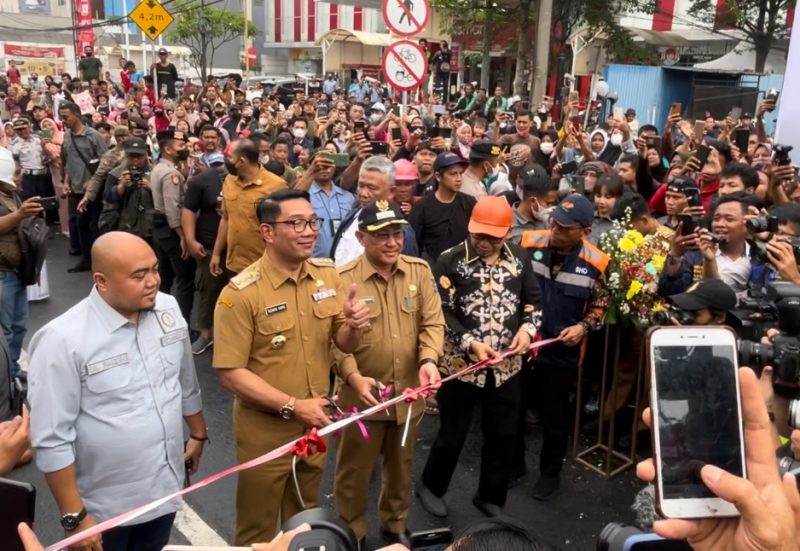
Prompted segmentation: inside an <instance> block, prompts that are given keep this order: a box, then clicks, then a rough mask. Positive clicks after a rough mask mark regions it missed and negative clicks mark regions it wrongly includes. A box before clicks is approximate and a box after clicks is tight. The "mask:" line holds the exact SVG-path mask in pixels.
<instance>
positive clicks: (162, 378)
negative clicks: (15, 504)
mask: <svg viewBox="0 0 800 551" xmlns="http://www.w3.org/2000/svg"><path fill="white" fill-rule="evenodd" d="M91 253H92V271H93V277H94V287H93V288H92V291H91V293H90V294H89V296H88V297H87V298H85V299H83V300H82V301H81V302H79V303H78V304H76V305H75V306H73V307H72V308H71V309H70V310H68V311H67V312H66V313H64V314H62V315H61V316H59V317H58V318H56V319H54V320H53V321H51V322H50V323H48V324H47V325H46V326H45V327H44V328H43V329H41V330H40V331H39V332H37V333H36V335H34V337H33V339H32V340H31V344H30V350H31V357H30V369H29V371H28V381H29V385H30V386H29V394H28V396H29V399H30V402H31V440H32V442H33V446H34V447H35V448H36V464H37V466H38V467H39V470H41V471H42V472H43V473H45V477H46V478H47V483H48V485H49V487H50V490H51V492H52V493H53V497H54V498H55V501H56V504H57V506H58V508H59V510H60V512H61V514H62V517H61V525H62V527H63V528H64V531H65V532H66V535H67V536H71V535H73V534H75V533H77V532H83V531H85V530H88V529H89V528H91V527H92V526H94V525H95V524H97V522H101V521H104V520H107V519H109V518H112V517H114V516H116V515H119V514H121V513H124V512H126V511H129V510H131V509H133V508H135V507H138V506H140V505H141V504H142V503H147V502H149V501H151V500H155V499H158V498H161V497H163V496H165V495H169V494H171V493H173V492H176V491H178V490H180V489H181V487H182V486H183V481H184V478H185V470H186V467H185V463H186V461H188V460H191V461H192V467H191V469H190V472H194V471H195V470H196V469H197V467H199V461H200V455H201V453H202V450H203V444H204V442H205V441H206V440H208V435H207V431H206V424H205V421H204V418H203V412H202V404H201V399H200V386H199V385H198V382H197V376H196V374H195V370H194V363H193V361H192V354H191V351H190V350H189V332H188V330H187V325H186V322H185V321H184V320H183V319H182V318H181V316H180V313H179V311H178V304H177V303H176V302H175V299H174V298H172V297H171V296H169V295H165V294H163V293H159V292H158V285H159V276H158V267H157V264H158V262H157V260H156V256H155V254H154V253H153V250H152V249H151V248H150V246H149V245H148V244H147V243H146V242H145V241H144V240H142V239H141V238H139V237H136V236H133V235H131V234H128V233H124V232H110V233H107V234H105V235H103V236H101V237H99V238H98V239H97V240H96V241H95V244H94V246H93V247H92V251H91ZM184 422H185V423H186V425H188V427H189V437H188V441H187V443H186V448H185V450H184V436H183V423H184ZM179 507H180V504H179V502H176V501H171V502H168V503H165V504H164V505H162V506H160V507H158V508H157V509H155V510H153V511H150V512H148V513H146V514H144V515H142V516H141V517H138V518H137V519H136V520H135V521H133V524H129V525H126V526H121V527H117V528H112V529H111V530H109V531H107V532H105V533H104V534H103V538H102V540H103V541H102V545H101V544H100V541H99V540H100V536H94V537H92V538H90V539H89V540H87V542H85V543H82V544H81V547H80V548H81V549H101V548H104V549H106V550H108V551H114V550H119V549H126V550H127V549H161V548H162V547H163V546H164V545H166V543H167V542H168V541H169V534H170V530H171V527H172V522H173V520H174V518H175V513H176V511H177V510H178V508H179Z"/></svg>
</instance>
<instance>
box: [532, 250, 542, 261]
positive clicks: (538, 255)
mask: <svg viewBox="0 0 800 551" xmlns="http://www.w3.org/2000/svg"><path fill="white" fill-rule="evenodd" d="M543 256H544V255H543V254H542V251H536V252H535V253H533V259H534V260H541V259H542V257H543Z"/></svg>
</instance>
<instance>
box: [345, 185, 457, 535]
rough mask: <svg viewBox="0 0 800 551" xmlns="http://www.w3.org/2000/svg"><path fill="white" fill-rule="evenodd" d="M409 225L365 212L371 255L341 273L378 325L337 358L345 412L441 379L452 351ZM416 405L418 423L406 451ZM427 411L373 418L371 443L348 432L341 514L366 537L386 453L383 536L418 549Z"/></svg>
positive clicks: (370, 209)
mask: <svg viewBox="0 0 800 551" xmlns="http://www.w3.org/2000/svg"><path fill="white" fill-rule="evenodd" d="M406 223H407V222H406V220H405V218H404V216H403V211H402V210H401V209H400V206H399V205H398V204H396V203H394V202H390V201H385V200H381V201H377V202H375V203H372V204H370V205H369V206H367V207H365V208H364V209H363V210H362V211H361V213H360V214H359V217H358V231H357V232H356V237H357V238H358V241H359V243H361V245H362V246H363V247H364V254H363V255H361V256H360V257H359V258H357V259H356V260H353V261H351V262H349V263H348V264H345V265H344V266H342V267H341V268H340V269H339V272H340V275H341V278H342V281H343V283H344V286H345V287H348V286H350V285H352V284H355V285H357V286H358V289H359V296H360V297H361V300H362V301H363V302H365V303H367V304H368V305H369V308H370V325H369V328H368V329H367V330H366V332H365V333H364V337H363V338H362V340H361V345H360V346H359V347H358V348H357V349H356V351H355V352H354V353H353V354H352V355H346V356H345V355H343V354H340V353H339V354H337V372H338V375H339V376H340V377H341V378H342V380H343V381H344V382H345V383H346V384H345V385H344V386H342V388H341V389H340V391H339V404H340V407H342V408H343V409H345V410H348V409H350V408H351V407H358V408H359V409H363V407H364V406H365V405H367V406H370V405H374V404H376V403H377V400H376V399H375V395H374V392H375V389H376V387H379V386H388V385H392V386H393V391H392V394H391V396H392V397H394V396H398V395H401V394H402V393H403V391H404V390H405V389H406V388H409V387H416V386H418V385H420V384H427V383H429V382H438V381H439V380H440V379H441V377H440V376H439V372H438V369H437V367H436V363H437V361H438V360H439V354H440V353H441V351H442V347H443V346H444V314H443V313H442V303H441V300H440V298H439V293H438V291H437V290H436V287H435V285H434V283H433V274H432V273H431V269H430V267H428V263H427V262H425V261H424V260H422V259H419V258H415V257H411V256H405V255H401V254H400V251H401V250H402V249H403V236H404V231H403V225H404V224H406ZM379 384H380V385H379ZM409 407H411V420H410V422H409V429H408V435H407V436H406V444H405V447H403V446H402V439H403V431H404V427H405V422H406V419H407V415H408V408H409ZM423 408H424V401H423V400H422V397H421V396H420V398H419V399H418V400H416V401H415V402H413V403H412V404H411V405H409V404H406V403H405V402H401V403H400V404H398V405H397V406H395V407H392V408H391V409H390V410H389V411H388V413H389V415H387V414H386V413H379V414H376V415H374V416H372V417H370V418H369V419H368V420H367V421H365V424H366V426H367V431H368V432H369V440H368V441H365V440H364V438H363V436H362V435H361V432H360V431H359V429H358V427H355V426H353V425H350V426H349V427H346V428H345V429H344V430H343V431H342V435H341V437H340V438H339V441H338V443H337V450H336V489H335V495H336V510H337V511H338V513H339V515H340V516H341V517H342V519H343V520H344V521H345V522H347V523H349V524H350V527H351V528H352V529H353V531H354V532H355V533H356V536H357V537H358V538H359V539H362V538H364V537H365V536H366V533H367V518H366V514H367V499H368V498H369V482H370V477H371V475H372V469H373V466H374V465H375V463H376V462H377V459H378V456H379V455H381V453H382V454H383V474H382V481H383V484H382V488H381V497H380V503H379V516H380V524H381V535H382V536H383V537H384V539H386V540H387V541H390V542H392V543H402V544H403V545H405V546H406V547H410V544H411V542H410V540H409V538H408V535H409V534H408V530H407V528H406V521H407V519H408V501H409V497H410V496H409V495H410V492H411V460H412V459H413V457H414V442H415V441H416V436H417V428H418V427H417V423H418V421H419V416H420V415H421V414H422V410H423ZM362 548H363V545H362Z"/></svg>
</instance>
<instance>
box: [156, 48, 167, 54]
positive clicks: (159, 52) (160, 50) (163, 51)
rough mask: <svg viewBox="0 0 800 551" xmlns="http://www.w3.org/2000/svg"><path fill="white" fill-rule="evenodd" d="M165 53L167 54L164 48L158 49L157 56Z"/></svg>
mask: <svg viewBox="0 0 800 551" xmlns="http://www.w3.org/2000/svg"><path fill="white" fill-rule="evenodd" d="M166 53H169V52H167V49H166V48H159V50H158V55H161V54H166Z"/></svg>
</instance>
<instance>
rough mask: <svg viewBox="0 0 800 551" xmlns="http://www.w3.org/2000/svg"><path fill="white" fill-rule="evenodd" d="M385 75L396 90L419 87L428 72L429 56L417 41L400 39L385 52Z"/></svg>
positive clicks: (404, 90)
mask: <svg viewBox="0 0 800 551" xmlns="http://www.w3.org/2000/svg"><path fill="white" fill-rule="evenodd" d="M382 66H383V75H384V76H385V77H386V81H387V82H388V83H389V84H391V86H392V88H394V89H395V90H400V91H402V92H407V91H409V90H414V89H416V88H419V86H420V85H421V84H422V81H423V80H425V74H426V73H427V72H428V58H427V57H426V55H425V51H424V50H423V49H422V48H420V46H419V44H417V43H416V42H411V41H410V40H398V41H397V42H394V43H392V44H391V45H390V46H389V47H388V48H386V51H384V52H383V64H382Z"/></svg>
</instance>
